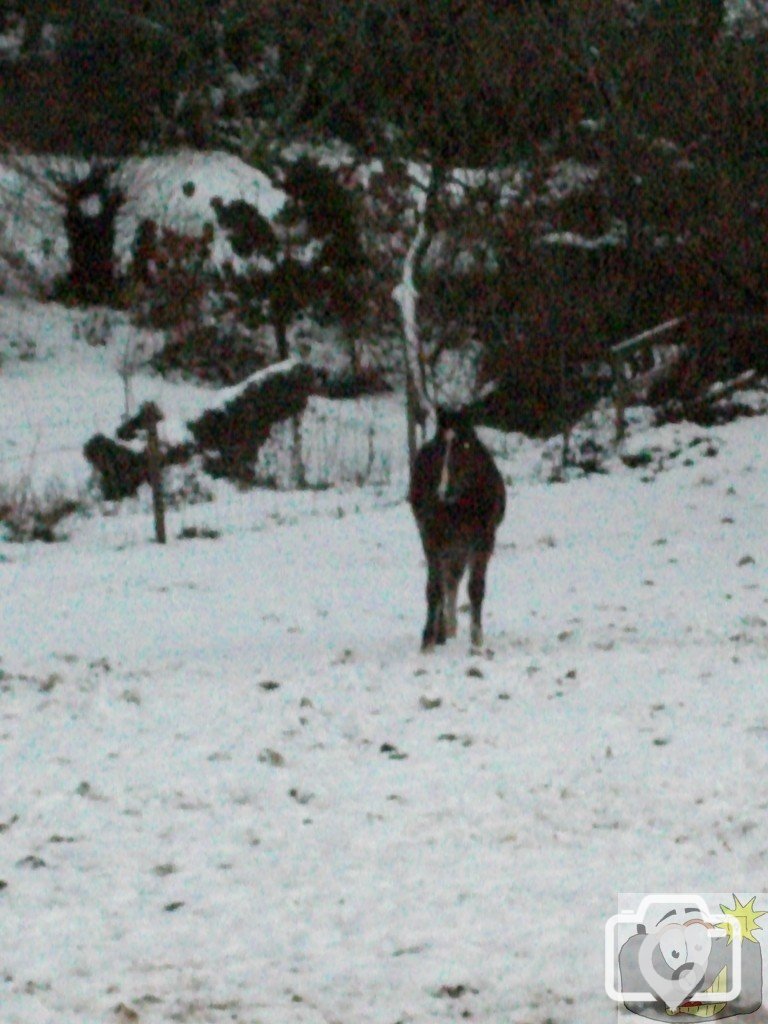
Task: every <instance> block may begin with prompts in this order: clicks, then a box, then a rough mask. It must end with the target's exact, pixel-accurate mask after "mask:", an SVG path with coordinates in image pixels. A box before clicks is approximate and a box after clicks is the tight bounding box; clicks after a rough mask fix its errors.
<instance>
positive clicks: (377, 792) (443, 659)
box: [0, 304, 768, 1024]
mask: <svg viewBox="0 0 768 1024" xmlns="http://www.w3.org/2000/svg"><path fill="white" fill-rule="evenodd" d="M71 316H72V314H67V317H71ZM14 317H15V318H16V319H15V320H14ZM62 317H63V314H61V313H60V312H59V313H57V312H56V311H55V308H54V307H36V306H33V305H32V304H27V305H25V306H24V307H20V306H18V305H17V306H13V307H9V306H7V305H4V306H3V308H2V310H0V325H2V332H0V333H1V334H2V338H3V349H2V351H3V358H4V361H3V363H2V367H0V407H1V408H2V410H3V416H2V425H1V426H0V470H1V471H2V475H3V480H2V483H3V485H4V486H6V487H8V486H14V485H16V486H21V483H23V482H24V481H26V483H27V485H28V486H35V487H39V488H43V487H44V486H45V481H46V480H47V479H50V478H51V477H54V476H56V477H58V481H59V482H58V484H57V486H59V487H61V488H63V489H64V490H67V489H74V490H76V491H80V489H81V488H82V487H83V486H84V485H85V482H86V479H87V467H86V466H85V463H84V461H83V460H82V457H81V456H80V455H79V449H80V447H81V445H82V443H83V442H84V441H85V440H86V439H87V437H88V436H90V434H91V433H93V432H94V431H95V430H103V431H105V432H108V433H111V432H112V431H113V429H114V427H115V425H116V422H117V419H118V417H119V414H120V412H121V410H122V401H123V394H122V384H121V381H120V379H119V376H118V375H117V373H116V372H115V368H114V360H115V358H116V356H115V351H112V350H109V349H104V348H91V347H89V346H88V345H87V344H85V343H84V342H83V341H82V340H80V341H78V340H75V339H72V338H71V337H70V338H67V337H65V336H64V335H65V330H64V327H63V324H62ZM68 323H69V325H70V328H71V323H72V321H71V320H69V321H68ZM9 324H11V326H13V324H15V325H16V326H15V327H13V329H11V327H9V326H8V325H9ZM46 325H47V326H46ZM68 329H69V328H68ZM25 332H26V334H27V335H28V336H29V338H30V339H33V340H34V341H35V343H36V345H37V346H38V347H41V346H42V348H43V349H44V351H42V352H41V351H38V352H37V358H36V359H35V361H29V359H28V358H26V359H25V358H19V352H18V350H17V349H14V347H13V345H11V344H10V341H11V340H12V339H11V336H13V337H14V338H17V339H18V338H20V337H21V338H23V337H24V336H25ZM46 338H48V342H47V343H46V342H45V339H46ZM46 344H47V348H46ZM116 345H117V342H116ZM134 390H135V392H136V394H135V395H134V398H135V400H137V401H138V400H140V399H141V398H144V397H156V398H158V399H159V400H160V403H161V405H162V406H163V408H164V409H166V410H167V412H168V414H169V417H170V422H171V423H175V422H177V421H178V422H181V421H183V419H184V418H185V416H188V415H192V414H193V413H194V412H195V411H197V408H199V407H200V404H201V403H202V404H204V399H205V394H204V393H202V389H192V388H190V387H188V386H182V385H172V384H169V383H167V382H165V383H163V382H160V381H158V380H157V379H156V378H151V377H146V378H144V377H138V378H137V379H136V380H135V381H134ZM195 403H197V406H196V405H195ZM323 416H325V417H326V418H329V419H328V421H329V422H332V426H331V427H329V428H328V429H329V430H332V431H336V434H337V436H338V438H339V440H338V442H337V443H335V444H332V443H331V442H330V441H327V450H328V452H330V453H333V452H336V453H338V452H341V453H342V454H341V455H340V456H339V459H340V462H339V465H338V466H336V465H335V464H334V466H333V467H331V469H330V470H329V471H328V472H329V474H330V475H331V476H333V475H336V476H343V475H344V474H343V472H342V468H340V467H341V464H342V462H344V460H345V459H347V458H348V459H349V460H351V461H354V459H355V458H357V456H356V455H354V453H352V454H350V453H351V452H352V447H351V445H352V442H350V441H348V438H349V437H363V439H364V440H365V438H366V437H368V436H369V433H367V432H369V431H370V429H371V424H373V428H372V429H373V435H372V436H373V442H372V443H373V444H374V446H375V450H376V457H377V459H379V463H377V466H378V468H377V469H376V471H375V472H372V473H371V474H369V478H368V479H367V480H366V481H365V482H366V486H364V487H362V488H358V487H354V486H352V481H351V479H350V480H349V481H347V483H346V485H345V486H344V487H343V488H342V489H340V490H326V491H308V492H301V493H290V492H281V491H279V490H270V491H256V492H250V493H249V492H246V493H243V494H237V493H236V492H234V491H232V490H231V489H229V490H228V491H227V492H226V494H225V492H224V491H223V489H222V488H221V486H220V485H216V486H215V487H214V486H213V485H211V487H212V491H213V492H214V497H215V500H213V501H209V502H204V503H201V504H199V505H194V506H187V507H184V508H180V509H178V510H176V511H173V512H172V514H171V519H170V527H171V528H170V537H171V542H170V543H169V544H168V545H167V546H166V547H165V548H161V547H159V546H157V545H155V544H153V543H151V540H150V538H151V517H150V515H149V512H148V508H147V502H146V497H145V496H142V497H141V498H140V500H139V501H138V502H135V503H128V507H126V509H123V510H120V511H118V512H114V510H111V509H106V508H99V507H98V506H97V505H95V504H93V502H91V504H90V505H89V509H90V513H89V515H88V516H81V515H77V516H74V517H72V518H71V519H70V520H67V521H66V522H65V523H64V524H62V532H64V533H67V534H69V540H67V541H66V542H62V543H59V544H41V543H34V544H26V545H19V544H10V543H0V593H1V600H2V619H1V623H0V630H1V632H0V779H2V785H1V786H0V880H1V881H0V915H1V916H0V921H1V922H2V924H1V926H0V986H1V987H0V1020H2V1024H91V1022H117V1024H125V1022H131V1021H133V1022H139V1024H160V1022H163V1024H165V1022H169V1021H180V1022H187V1021H188V1022H210V1024H223V1022H225V1021H227V1022H229V1021H235V1022H239V1024H397V1022H403V1024H417V1022H423V1021H450V1020H460V1019H474V1020H477V1021H482V1022H485V1024H565V1022H590V1024H592V1022H594V1024H599V1022H602V1021H606V1022H607V1021H609V1020H613V1019H614V1018H615V1014H616V1010H615V1007H614V1006H613V1004H611V1003H610V1002H609V1000H608V999H607V997H606V996H605V994H604V991H603V963H602V958H603V927H604V923H605V921H606V919H607V918H608V917H609V916H610V915H611V914H613V913H615V912H616V909H617V907H616V894H617V893H618V892H651V891H672V892H679V891H690V892H695V891H703V892H731V891H733V892H737V893H740V894H745V895H746V896H747V897H749V896H751V895H752V894H754V893H761V892H766V891H768V826H767V824H766V822H767V821H768V816H767V815H766V807H768V797H766V794H765V785H764V783H765V778H766V773H767V772H768V747H767V741H768V697H767V696H766V692H767V691H766V685H767V683H768V580H767V579H766V558H768V543H767V541H768V514H767V511H768V510H767V506H768V453H767V449H768V446H767V445H766V419H765V417H764V416H756V417H753V418H749V419H742V420H739V421H737V422H735V423H733V424H731V425H729V426H726V427H719V428H713V429H711V430H705V429H702V428H699V427H693V426H690V425H685V424H683V425H681V426H679V427H667V428H664V429H663V430H650V429H647V428H645V429H643V428H641V427H640V426H637V427H636V428H635V430H634V432H633V434H632V435H631V437H630V439H629V442H628V443H629V445H630V446H631V447H632V448H633V450H635V451H648V453H649V457H650V458H651V462H650V464H649V465H648V466H646V467H645V468H638V469H635V470H628V469H626V468H625V467H623V466H622V465H621V464H620V463H619V462H618V461H615V462H614V464H613V465H612V471H611V472H610V473H608V474H607V475H592V476H589V477H585V478H581V479H575V480H571V481H570V482H568V483H564V484H548V483H546V482H545V477H546V474H545V473H543V472H542V471H541V458H542V446H540V445H538V446H537V445H533V444H532V443H524V442H523V441H522V440H521V439H517V440H515V439H512V440H511V441H508V442H507V447H506V457H504V458H503V459H502V460H501V462H502V466H503V470H504V473H505V475H506V476H507V477H508V479H509V481H510V487H509V502H508V513H507V518H506V520H505V522H504V523H503V525H502V528H501V531H500V534H499V543H498V549H497V553H496V555H495V557H494V559H493V561H492V562H491V567H490V571H489V581H488V595H487V600H486V613H485V626H486V641H487V644H488V649H487V650H486V651H485V652H484V653H483V654H482V655H478V656H471V655H470V654H469V653H468V649H469V640H468V622H467V618H468V617H467V616H466V614H464V615H462V616H461V622H460V630H459V637H458V638H457V639H456V640H455V641H452V642H451V643H450V644H449V645H448V646H446V647H445V648H443V649H439V650H438V652H437V653H435V654H433V655H429V656H426V655H421V654H420V653H419V652H418V645H419V638H420V632H421V627H422V625H423V614H424V599H423V587H424V567H423V564H422V559H421V552H420V548H419V543H418V538H417V534H416V530H415V528H414V525H413V523H412V520H411V515H410V511H409V509H408V506H407V505H406V504H405V502H404V500H403V495H404V490H405V484H404V477H403V464H402V423H401V419H400V414H399V411H398V410H397V408H396V406H395V404H394V401H393V400H392V399H385V400H384V403H383V404H381V403H380V404H379V405H377V404H376V403H368V404H367V405H366V404H364V403H360V404H357V403H352V404H351V405H349V406H345V407H344V409H343V410H342V411H329V410H328V409H327V408H326V409H322V408H319V407H316V408H315V409H314V411H312V412H311V414H310V416H309V418H308V424H307V427H306V434H307V435H310V434H312V426H313V424H314V426H315V428H317V430H318V431H319V427H318V423H319V422H320V421H321V420H322V418H323ZM333 417H336V418H335V419H332V418H333ZM356 418H357V419H356ZM358 421H359V422H358ZM52 423H54V424H55V429H53V428H52V427H51V424H52ZM361 424H362V426H361ZM365 424H368V426H365ZM169 429H170V426H169ZM313 443H314V442H312V440H311V439H310V437H307V445H308V449H309V450H310V452H311V451H312V445H313ZM367 443H368V442H367V441H365V443H364V444H363V449H362V454H361V455H360V458H362V459H363V460H365V458H366V455H365V450H366V449H365V445H366V444H367ZM675 452H677V453H679V454H677V455H674V454H673V453H675ZM330 457H331V456H330V455H326V456H325V458H326V459H327V458H330ZM320 461H321V462H322V459H321V460H320ZM662 463H663V465H662ZM350 464H351V463H350ZM326 468H327V467H326ZM320 469H322V466H321V467H320ZM318 472H320V470H318ZM349 475H350V477H354V471H353V470H350V472H349ZM20 481H21V483H20ZM107 511H109V512H113V514H111V515H109V516H105V515H103V513H104V512H107ZM190 524H191V525H197V526H206V525H207V526H209V527H211V528H215V530H216V531H217V532H218V533H219V534H220V536H219V537H218V538H217V539H192V540H184V541H182V540H179V539H178V535H179V533H180V532H181V530H182V529H184V528H185V526H189V525H190ZM761 1019H764V1018H761Z"/></svg>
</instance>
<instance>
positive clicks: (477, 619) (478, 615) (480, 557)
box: [467, 551, 491, 647]
mask: <svg viewBox="0 0 768 1024" xmlns="http://www.w3.org/2000/svg"><path fill="white" fill-rule="evenodd" d="M490 557H491V552H490V551H473V552H472V554H471V556H470V560H469V586H468V588H467V589H468V590H469V606H470V614H471V626H470V634H469V637H470V640H471V642H472V646H473V647H482V646H483V598H484V597H485V574H486V571H487V569H488V562H489V560H490Z"/></svg>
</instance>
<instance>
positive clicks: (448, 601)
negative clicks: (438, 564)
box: [443, 552, 467, 638]
mask: <svg viewBox="0 0 768 1024" xmlns="http://www.w3.org/2000/svg"><path fill="white" fill-rule="evenodd" d="M466 564H467V556H466V554H465V553H463V552H462V554H460V555H453V556H451V557H450V558H447V559H446V561H445V563H444V565H443V587H444V592H445V607H444V613H445V635H446V636H447V637H448V638H450V637H454V636H456V626H457V623H456V598H457V595H458V592H459V583H461V577H462V576H463V575H464V569H465V567H466Z"/></svg>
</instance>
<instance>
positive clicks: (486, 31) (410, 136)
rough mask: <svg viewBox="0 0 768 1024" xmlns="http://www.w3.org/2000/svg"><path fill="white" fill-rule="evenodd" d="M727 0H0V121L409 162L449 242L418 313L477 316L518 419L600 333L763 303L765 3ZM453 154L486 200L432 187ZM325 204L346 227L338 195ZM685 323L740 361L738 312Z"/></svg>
mask: <svg viewBox="0 0 768 1024" xmlns="http://www.w3.org/2000/svg"><path fill="white" fill-rule="evenodd" d="M739 11H740V14H739V17H735V18H734V17H733V16H732V15H733V11H731V10H730V9H729V8H728V6H727V5H726V4H725V3H724V2H723V0H675V2H670V0H644V2H643V0H637V2H632V0H625V2H617V3H610V4H606V3H604V2H598V0H567V2H566V0H532V2H517V3H515V2H509V0H328V2H323V3H320V2H317V0H250V2H248V0H221V2H210V0H178V2H169V0H25V2H24V3H23V4H22V3H20V2H14V0H5V2H4V3H2V5H1V6H0V15H1V16H2V19H3V20H4V30H5V33H6V41H8V40H12V41H13V40H15V43H14V44H13V45H7V46H6V49H5V51H4V53H3V56H2V59H1V60H0V136H1V137H2V138H3V139H4V140H5V142H6V143H7V144H10V145H15V146H17V147H19V148H22V149H25V150H27V151H34V152H63V151H65V152H69V153H80V154H83V155H86V156H94V155H99V156H103V157H110V158H115V157H119V156H121V155H125V154H129V153H136V152H152V151H154V152H161V151H163V150H164V149H167V148H170V147H174V146H178V145H187V146H192V147H198V148H206V149H209V148H228V147H229V148H233V149H234V150H235V151H237V152H240V153H242V152H243V145H242V140H243V137H244V134H245V129H246V127H247V131H248V137H249V138H250V139H251V144H250V148H249V158H250V159H251V160H252V161H253V162H254V163H259V160H260V159H261V158H262V156H263V154H265V153H267V152H268V151H269V146H270V145H272V144H273V143H275V142H277V143H278V144H280V143H285V142H290V141H291V140H294V139H302V140H308V139H312V140H316V141H317V140H328V139H331V138H335V139H341V140H343V141H344V142H346V143H347V144H349V145H350V146H351V147H353V149H354V150H355V151H356V152H357V153H358V154H359V157H360V160H361V161H362V160H365V159H369V158H371V157H374V156H375V157H380V158H381V159H382V160H383V161H384V162H385V166H386V167H388V168H390V169H392V168H395V167H396V166H397V165H398V161H399V162H400V164H402V161H403V160H405V159H418V160H421V161H423V162H424V163H426V164H428V165H429V166H430V167H431V168H432V171H433V179H432V180H433V186H434V192H435V200H436V201H435V202H434V204H433V223H432V225H431V227H432V228H433V230H434V232H435V234H436V235H439V234H440V233H441V232H442V234H443V236H444V237H445V238H447V239H449V240H450V241H449V242H446V243H444V244H443V246H442V248H441V249H440V251H439V252H438V254H437V256H435V255H434V253H433V254H432V255H433V259H432V263H431V268H432V269H431V271H430V269H429V268H430V263H429V262H427V264H426V265H425V266H426V270H425V272H424V280H423V281H421V282H420V287H421V290H422V295H423V303H422V316H423V318H424V330H425V334H426V336H427V338H428V340H429V343H430V345H431V346H432V350H433V351H436V352H437V353H438V354H439V350H440V348H441V346H445V345H458V344H461V343H462V342H463V341H464V340H466V338H467V337H469V336H472V337H474V338H475V339H477V338H479V340H480V341H481V342H482V343H483V345H484V346H485V349H486V352H487V359H486V370H487V372H489V373H492V374H493V375H496V376H498V375H501V376H502V377H503V376H504V375H505V374H506V375H507V377H508V380H509V390H510V393H511V394H512V393H513V394H514V395H515V399H514V401H515V402H516V403H517V404H518V405H519V404H520V403H519V395H520V393H521V392H525V395H526V398H525V401H527V402H529V405H530V408H528V409H527V410H524V412H523V413H521V414H520V415H521V417H522V418H523V419H526V421H527V420H532V421H536V420H537V418H540V417H541V416H544V414H545V412H546V408H545V407H546V406H547V403H548V402H549V403H550V404H551V402H552V401H553V399H552V395H553V394H555V393H556V392H557V393H560V391H561V390H562V388H561V383H562V378H563V374H564V373H565V374H566V376H567V377H568V378H569V379H571V380H573V379H575V378H576V377H577V376H579V377H580V371H581V368H582V367H583V366H584V364H585V362H587V361H589V360H590V359H592V358H593V357H596V358H598V359H599V357H600V353H601V352H602V351H604V347H605V344H606V343H607V342H608V341H616V340H618V339H620V338H621V337H622V336H624V335H626V334H628V333H631V332H633V331H637V330H640V329H642V328H644V327H647V326H650V325H652V324H653V323H655V322H658V321H659V320H661V319H663V318H665V317H669V316H673V315H678V314H681V313H684V314H687V315H695V316H698V317H699V318H700V319H699V322H700V323H704V322H705V320H706V321H707V322H710V321H713V318H714V316H715V315H727V316H729V317H730V318H731V320H730V322H731V324H733V323H735V322H736V321H737V320H738V318H739V317H747V316H751V317H753V318H754V317H755V315H758V316H759V315H762V314H765V313H766V312H767V311H766V295H765V281H766V280H768V195H767V194H766V190H767V189H768V184H766V183H768V145H767V144H766V141H765V140H766V139H768V19H767V18H766V16H765V14H764V13H763V15H761V14H760V10H759V7H756V8H754V9H753V8H751V7H750V6H749V4H744V5H742V6H741V8H740V9H739ZM254 139H255V140H256V141H255V142H254V141H253V140H254ZM233 140H234V142H233ZM260 140H261V143H263V146H262V148H261V149H260ZM272 152H274V149H273V150H272ZM265 161H266V157H264V158H263V159H261V162H262V164H263V163H264V162H265ZM457 167H470V168H485V169H486V170H489V169H506V170H509V169H510V168H515V169H517V171H518V172H519V173H518V175H517V177H516V178H514V184H513V185H510V186H509V189H511V190H512V194H513V198H512V200H510V191H509V189H508V190H507V193H506V198H505V195H504V194H503V190H502V189H501V188H500V187H494V186H493V185H489V184H488V182H486V183H485V185H483V186H478V187H477V188H475V189H474V190H473V189H468V190H467V193H466V195H465V199H464V203H463V206H462V208H461V209H460V210H456V209H455V207H452V205H451V203H450V201H449V198H448V197H449V185H450V175H451V171H452V170H453V169H455V168H457ZM569 167H570V168H574V167H587V168H590V169H591V173H589V174H582V175H581V176H579V175H576V176H575V177H574V176H573V175H571V177H570V178H569V176H568V173H567V169H568V168H569ZM558 181H561V182H562V187H557V184H556V183H557V182H558ZM310 207H311V203H310V204H308V205H306V206H305V208H304V213H305V214H306V215H307V216H310V219H311V213H310V211H309V208H310ZM339 208H340V209H342V210H343V216H344V217H345V218H346V220H345V224H346V223H347V221H348V220H349V216H350V212H349V211H350V206H349V202H347V203H346V204H345V203H343V202H342V203H340V204H339ZM356 209H358V211H359V213H360V215H361V216H362V211H363V205H362V204H359V205H358V207H356ZM380 226H381V225H379V227H380ZM345 232H346V235H345V237H347V238H348V239H349V240H350V241H349V244H350V245H353V246H354V245H357V244H358V243H357V242H355V241H353V235H354V232H350V231H348V230H347V229H346V228H345ZM360 233H361V234H363V233H364V230H363V228H362V227H361V232H360ZM467 252H471V253H473V258H472V259H471V260H467V259H466V258H463V259H462V258H460V257H461V256H462V254H463V255H464V256H466V253H467ZM369 255H370V254H369ZM353 262H354V266H355V267H356V268H357V269H356V271H355V272H356V273H358V272H359V277H358V279H356V283H355V287H354V289H351V290H350V289H348V292H349V295H348V298H349V302H350V303H352V301H353V297H354V296H356V297H357V306H356V308H355V311H354V316H351V314H350V316H348V317H347V322H346V323H344V324H343V326H344V330H345V331H347V332H348V333H349V334H350V335H353V334H355V333H357V335H360V333H361V332H362V333H363V334H365V331H366V325H365V324H364V323H363V320H364V314H365V309H363V308H362V307H363V306H364V305H365V304H361V303H360V302H359V295H360V293H361V288H362V287H363V285H364V283H365V280H366V278H365V273H364V264H365V260H364V259H363V257H362V255H361V253H360V252H357V251H356V255H355V261H353ZM350 265H351V264H350ZM342 266H343V256H342ZM395 269H396V268H395ZM376 271H377V272H376V273H374V274H372V275H371V277H370V279H371V280H373V279H374V278H378V279H382V278H383V279H386V278H387V276H388V274H389V275H391V274H392V273H393V271H392V268H389V267H379V268H376ZM341 277H343V274H342V275H341ZM389 283H391V282H388V283H387V287H389ZM291 287H293V285H291ZM342 292H343V289H342V288H341V287H339V288H337V293H338V294H342ZM334 294H336V293H334ZM326 305H327V303H326ZM369 305H370V304H369ZM357 307H361V308H357ZM374 307H375V308H374V309H373V318H374V320H375V321H376V322H375V324H368V325H367V326H368V330H369V331H370V332H371V334H372V333H373V330H374V328H376V329H378V330H379V331H381V326H382V322H381V307H380V306H378V305H375V304H374ZM291 308H292V307H291ZM332 312H333V310H332ZM336 313H338V315H339V319H340V320H341V321H343V320H344V315H343V314H344V308H343V303H342V306H341V307H340V308H337V309H336ZM361 318H362V319H361ZM457 324H459V325H463V329H454V328H455V327H456V325H457ZM385 326H387V325H385ZM755 330H757V333H755ZM724 332H725V333H724ZM701 334H702V339H703V340H702V343H701V345H700V351H699V352H698V357H697V358H698V365H699V366H700V367H702V366H708V367H709V369H708V372H709V373H710V374H711V373H715V372H717V373H722V372H730V371H738V370H739V369H740V368H742V367H743V365H744V364H745V362H746V363H749V365H750V366H752V365H755V363H756V362H757V363H759V362H760V360H761V359H762V360H763V362H765V356H764V355H763V353H764V350H765V347H766V346H765V336H764V332H763V333H762V334H761V333H760V330H759V329H754V330H752V329H750V330H746V331H745V330H743V329H741V328H738V329H736V328H733V327H730V328H728V330H727V331H726V330H725V329H724V328H723V327H722V325H721V324H720V325H719V326H715V327H712V329H711V330H708V329H704V328H702V332H701ZM760 368H761V369H766V367H765V366H764V365H761V367H760ZM537 375H538V378H539V379H536V378H537ZM556 381H560V384H558V385H557V387H556V386H555V382H556ZM558 389H560V391H558ZM578 404H579V402H578V400H575V406H578Z"/></svg>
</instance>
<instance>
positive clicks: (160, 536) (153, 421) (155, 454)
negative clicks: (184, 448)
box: [117, 402, 166, 544]
mask: <svg viewBox="0 0 768 1024" xmlns="http://www.w3.org/2000/svg"><path fill="white" fill-rule="evenodd" d="M162 418H163V414H162V412H160V409H159V408H158V407H157V406H156V405H155V403H154V402H144V404H143V405H142V406H141V408H140V409H139V411H138V412H137V413H136V415H135V416H134V417H133V418H132V419H130V420H127V421H126V422H125V423H123V425H122V426H121V427H119V428H118V431H117V436H118V437H119V438H120V439H121V440H124V441H130V440H132V439H133V438H135V437H136V435H137V433H138V432H139V431H140V430H145V431H146V432H147V451H146V454H147V477H148V478H149V486H150V487H151V489H152V510H153V512H154V516H155V539H156V540H157V543H158V544H165V543H166V533H165V498H164V497H163V460H162V456H161V454H160V439H159V437H158V435H157V424H158V423H159V422H160V420H161V419H162Z"/></svg>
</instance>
